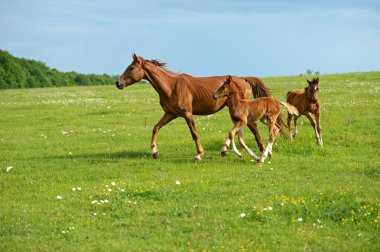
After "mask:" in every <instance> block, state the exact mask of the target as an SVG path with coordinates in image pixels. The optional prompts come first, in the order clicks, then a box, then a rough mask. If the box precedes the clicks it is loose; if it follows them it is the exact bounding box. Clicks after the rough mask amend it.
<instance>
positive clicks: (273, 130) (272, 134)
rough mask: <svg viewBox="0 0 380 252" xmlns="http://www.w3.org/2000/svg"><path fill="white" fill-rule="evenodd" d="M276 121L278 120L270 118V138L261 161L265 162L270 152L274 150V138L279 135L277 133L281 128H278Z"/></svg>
mask: <svg viewBox="0 0 380 252" xmlns="http://www.w3.org/2000/svg"><path fill="white" fill-rule="evenodd" d="M275 121H276V120H269V140H268V145H267V147H266V148H265V151H264V153H263V155H262V156H261V158H260V161H259V162H260V163H264V160H265V159H266V158H267V157H268V154H269V153H270V152H272V145H273V142H274V139H275V138H276V135H277V133H278V131H279V129H278V128H277V126H276V124H275Z"/></svg>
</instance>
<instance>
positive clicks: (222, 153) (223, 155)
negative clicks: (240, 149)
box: [220, 151, 228, 157]
mask: <svg viewBox="0 0 380 252" xmlns="http://www.w3.org/2000/svg"><path fill="white" fill-rule="evenodd" d="M227 153H228V151H221V152H220V155H221V156H222V157H225V156H227Z"/></svg>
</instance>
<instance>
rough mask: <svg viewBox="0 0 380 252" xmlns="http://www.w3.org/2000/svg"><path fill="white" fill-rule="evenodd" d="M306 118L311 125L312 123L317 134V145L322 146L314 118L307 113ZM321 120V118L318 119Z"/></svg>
mask: <svg viewBox="0 0 380 252" xmlns="http://www.w3.org/2000/svg"><path fill="white" fill-rule="evenodd" d="M306 117H307V119H309V121H310V123H311V126H313V129H314V132H315V138H316V139H317V144H319V145H321V144H320V136H319V132H318V129H317V127H316V124H315V122H314V119H313V117H312V116H311V113H307V114H306ZM318 119H319V118H318Z"/></svg>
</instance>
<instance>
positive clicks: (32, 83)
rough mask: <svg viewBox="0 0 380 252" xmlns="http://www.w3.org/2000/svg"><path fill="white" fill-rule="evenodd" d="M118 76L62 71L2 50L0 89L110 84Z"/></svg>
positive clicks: (0, 58) (0, 57)
mask: <svg viewBox="0 0 380 252" xmlns="http://www.w3.org/2000/svg"><path fill="white" fill-rule="evenodd" d="M116 78H117V77H116V76H110V75H108V74H103V75H99V74H80V73H76V72H60V71H58V70H57V69H55V68H49V67H47V66H46V65H45V63H43V62H40V61H36V60H30V59H24V58H17V57H14V56H13V55H11V54H10V53H9V52H7V51H4V50H0V89H11V88H35V87H62V86H90V85H109V84H113V83H114V82H115V79H116Z"/></svg>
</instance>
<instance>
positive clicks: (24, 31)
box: [0, 0, 380, 77]
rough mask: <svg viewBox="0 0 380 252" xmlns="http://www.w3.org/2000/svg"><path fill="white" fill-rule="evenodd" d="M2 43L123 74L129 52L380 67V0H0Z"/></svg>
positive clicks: (205, 65) (64, 64)
mask: <svg viewBox="0 0 380 252" xmlns="http://www.w3.org/2000/svg"><path fill="white" fill-rule="evenodd" d="M0 24H1V25H0V49H3V50H7V51H9V52H10V53H12V54H13V55H15V56H18V57H24V58H31V59H36V60H39V61H42V62H44V63H46V65H48V66H49V67H54V68H57V69H58V70H61V71H76V72H80V73H100V74H102V73H108V74H112V75H113V74H116V75H118V74H121V73H122V72H123V71H124V69H125V67H126V66H127V65H128V64H129V63H130V62H131V60H132V57H131V54H132V53H136V54H138V55H140V56H143V57H144V58H146V59H160V60H162V61H164V62H167V63H168V67H169V68H170V69H171V70H172V71H175V72H185V73H188V74H191V75H194V76H211V75H225V74H232V75H241V76H244V75H255V76H261V77H267V76H279V75H297V74H299V73H305V71H306V69H312V70H314V71H319V72H321V73H344V72H356V71H376V70H380V1H378V0H377V1H370V0H357V1H352V0H344V1H339V0H330V1H328V0H319V1H315V0H314V1H298V0H293V1H292V0H283V1H274V0H266V1H264V0H260V1H256V0H251V1H250V0H209V1H207V0H191V1H179V0H178V1H176V0H160V1H158V0H156V1H154V0H138V1H137V0H134V1H130V0H125V1H116V0H109V1H107V0H104V1H100V0H63V1H55V0H34V1H33V0H12V1H9V0H0Z"/></svg>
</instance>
